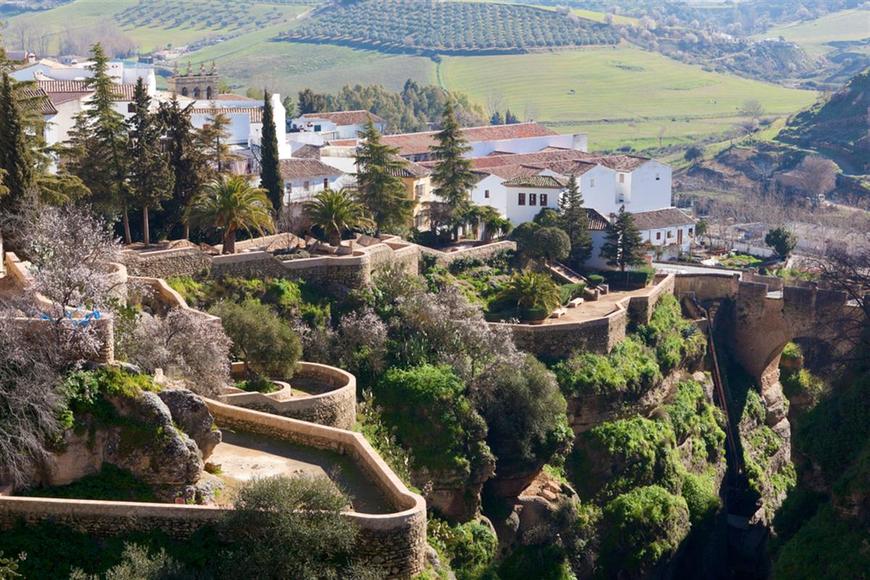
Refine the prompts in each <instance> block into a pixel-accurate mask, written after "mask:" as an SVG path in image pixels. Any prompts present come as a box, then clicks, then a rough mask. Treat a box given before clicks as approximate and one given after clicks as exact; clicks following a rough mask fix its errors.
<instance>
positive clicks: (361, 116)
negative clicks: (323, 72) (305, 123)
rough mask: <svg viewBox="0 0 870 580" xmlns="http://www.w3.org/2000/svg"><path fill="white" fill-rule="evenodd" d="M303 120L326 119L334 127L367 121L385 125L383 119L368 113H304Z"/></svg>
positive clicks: (360, 123)
mask: <svg viewBox="0 0 870 580" xmlns="http://www.w3.org/2000/svg"><path fill="white" fill-rule="evenodd" d="M302 118H303V119H326V120H327V121H329V122H331V123H335V124H336V125H339V126H343V125H365V124H366V123H367V122H368V121H369V119H371V121H372V123H386V121H385V120H384V119H382V118H381V117H378V116H377V115H375V114H374V113H370V112H369V111H364V110H361V109H360V110H357V111H332V112H329V113H305V114H304V115H302Z"/></svg>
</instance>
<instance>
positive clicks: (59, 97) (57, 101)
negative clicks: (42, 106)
mask: <svg viewBox="0 0 870 580" xmlns="http://www.w3.org/2000/svg"><path fill="white" fill-rule="evenodd" d="M86 95H87V93H48V100H50V101H51V104H52V106H54V107H58V106H60V105H62V104H64V103H69V102H70V101H78V100H80V99H82V98H84V97H85V96H86Z"/></svg>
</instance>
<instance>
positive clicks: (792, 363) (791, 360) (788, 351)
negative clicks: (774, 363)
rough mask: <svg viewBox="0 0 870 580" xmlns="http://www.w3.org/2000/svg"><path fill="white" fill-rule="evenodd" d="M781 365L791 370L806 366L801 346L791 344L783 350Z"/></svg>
mask: <svg viewBox="0 0 870 580" xmlns="http://www.w3.org/2000/svg"><path fill="white" fill-rule="evenodd" d="M779 363H780V365H782V366H786V367H789V368H799V367H802V366H803V364H804V353H803V351H802V350H801V347H800V345H799V344H797V343H795V342H789V343H788V344H786V345H785V347H784V348H783V349H782V355H781V356H780V358H779Z"/></svg>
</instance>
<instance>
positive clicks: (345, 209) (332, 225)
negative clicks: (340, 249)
mask: <svg viewBox="0 0 870 580" xmlns="http://www.w3.org/2000/svg"><path fill="white" fill-rule="evenodd" d="M305 213H306V214H307V215H308V219H310V220H311V222H312V223H313V224H314V225H316V226H320V227H321V228H323V231H324V232H325V233H326V238H327V240H329V243H330V244H332V245H333V246H339V245H341V236H342V234H343V233H344V232H345V231H347V230H352V229H356V228H365V227H372V226H374V222H373V221H372V220H371V219H369V218H368V217H367V216H366V215H365V209H364V208H363V206H362V204H361V203H359V202H357V201H356V199H355V198H354V196H353V194H351V192H349V191H348V190H346V189H344V188H342V189H340V190H338V191H333V190H331V189H324V190H323V191H321V192H320V193H318V194H317V195H316V196H315V197H314V199H312V200H311V201H307V202H305Z"/></svg>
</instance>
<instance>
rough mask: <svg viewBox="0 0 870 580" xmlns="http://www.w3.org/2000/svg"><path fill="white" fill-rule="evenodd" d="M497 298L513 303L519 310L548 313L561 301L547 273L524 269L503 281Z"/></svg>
mask: <svg viewBox="0 0 870 580" xmlns="http://www.w3.org/2000/svg"><path fill="white" fill-rule="evenodd" d="M498 300H499V301H503V302H510V303H513V304H515V305H516V307H517V309H519V310H520V311H526V312H529V311H536V310H537V311H546V314H547V315H549V314H550V313H551V312H552V311H553V310H555V309H556V308H557V307H558V306H559V304H561V303H562V296H561V295H560V293H559V287H558V286H557V285H556V283H555V282H553V279H552V278H550V277H549V276H548V275H546V274H542V273H540V272H532V271H531V270H526V271H525V272H519V273H517V274H514V275H513V276H512V277H511V279H510V280H508V281H507V282H506V283H505V286H504V288H502V290H501V292H500V293H499V296H498Z"/></svg>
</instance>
